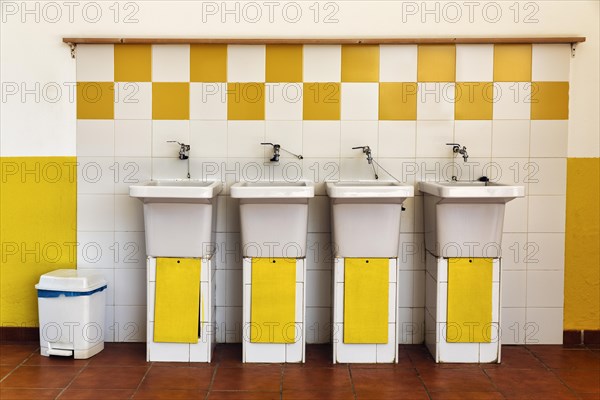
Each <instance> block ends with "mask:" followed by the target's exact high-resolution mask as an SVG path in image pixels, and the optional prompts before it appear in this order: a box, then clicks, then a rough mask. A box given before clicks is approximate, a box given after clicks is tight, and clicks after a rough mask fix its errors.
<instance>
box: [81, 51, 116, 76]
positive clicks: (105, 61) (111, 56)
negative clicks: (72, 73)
mask: <svg viewBox="0 0 600 400" xmlns="http://www.w3.org/2000/svg"><path fill="white" fill-rule="evenodd" d="M75 60H76V61H77V82H113V81H114V77H115V74H114V72H115V53H114V45H112V44H79V45H77V57H76V58H75Z"/></svg>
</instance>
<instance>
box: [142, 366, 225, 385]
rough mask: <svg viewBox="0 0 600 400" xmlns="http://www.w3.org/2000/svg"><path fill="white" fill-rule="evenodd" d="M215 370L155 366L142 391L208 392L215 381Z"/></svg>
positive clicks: (148, 375) (148, 374)
mask: <svg viewBox="0 0 600 400" xmlns="http://www.w3.org/2000/svg"><path fill="white" fill-rule="evenodd" d="M213 373H214V369H213V368H193V367H162V366H156V365H153V366H152V367H151V368H150V371H148V373H147V374H146V377H145V378H144V381H143V382H142V385H141V386H140V389H145V390H151V389H185V390H208V388H209V387H210V384H211V382H212V379H213Z"/></svg>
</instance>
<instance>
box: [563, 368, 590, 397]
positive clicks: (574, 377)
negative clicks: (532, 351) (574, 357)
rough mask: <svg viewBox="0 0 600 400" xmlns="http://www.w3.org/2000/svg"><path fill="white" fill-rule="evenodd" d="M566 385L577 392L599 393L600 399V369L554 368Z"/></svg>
mask: <svg viewBox="0 0 600 400" xmlns="http://www.w3.org/2000/svg"><path fill="white" fill-rule="evenodd" d="M554 373H555V374H556V375H557V376H558V377H559V378H560V380H562V381H563V382H564V383H565V385H567V386H568V387H569V388H571V389H572V390H574V391H575V392H577V393H597V394H598V398H599V399H600V371H598V370H585V371H581V370H574V369H571V370H563V369H557V370H554Z"/></svg>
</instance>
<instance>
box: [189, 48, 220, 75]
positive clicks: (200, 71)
mask: <svg viewBox="0 0 600 400" xmlns="http://www.w3.org/2000/svg"><path fill="white" fill-rule="evenodd" d="M190 80H191V81H192V82H227V45H226V44H192V45H190Z"/></svg>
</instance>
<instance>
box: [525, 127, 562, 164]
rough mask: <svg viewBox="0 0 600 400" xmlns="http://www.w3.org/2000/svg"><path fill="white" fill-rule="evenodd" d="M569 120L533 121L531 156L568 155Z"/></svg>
mask: <svg viewBox="0 0 600 400" xmlns="http://www.w3.org/2000/svg"><path fill="white" fill-rule="evenodd" d="M568 131H569V121H566V120H560V121H558V120H557V121H545V120H534V121H531V153H530V155H531V157H566V156H567V133H568Z"/></svg>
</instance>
